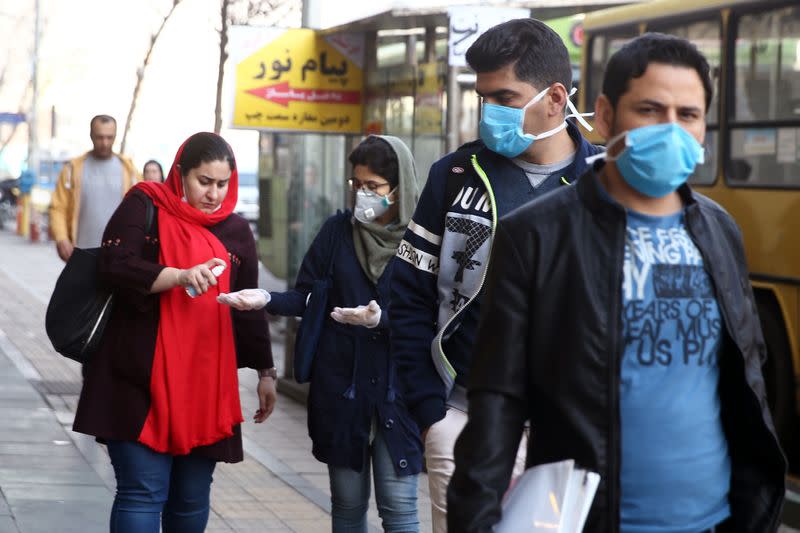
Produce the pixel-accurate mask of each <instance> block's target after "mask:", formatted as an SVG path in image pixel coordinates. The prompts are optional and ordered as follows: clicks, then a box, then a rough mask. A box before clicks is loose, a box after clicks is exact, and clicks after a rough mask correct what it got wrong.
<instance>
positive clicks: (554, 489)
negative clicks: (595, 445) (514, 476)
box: [494, 459, 600, 533]
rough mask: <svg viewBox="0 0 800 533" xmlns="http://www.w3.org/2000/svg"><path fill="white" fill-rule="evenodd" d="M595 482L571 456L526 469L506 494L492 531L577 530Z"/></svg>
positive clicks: (596, 478) (595, 477) (565, 532)
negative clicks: (498, 519)
mask: <svg viewBox="0 0 800 533" xmlns="http://www.w3.org/2000/svg"><path fill="white" fill-rule="evenodd" d="M599 483H600V476H599V475H598V474H596V473H594V472H588V471H586V470H583V469H580V468H575V462H574V461H573V460H572V459H568V460H566V461H561V462H558V463H548V464H543V465H539V466H535V467H533V468H529V469H528V470H526V471H525V473H524V474H522V476H520V478H519V480H518V481H517V483H516V485H514V487H513V488H512V489H511V490H510V491H509V493H508V494H507V495H506V498H505V500H504V501H503V518H502V520H501V521H500V523H499V524H497V525H496V526H495V529H494V530H495V533H526V532H532V533H533V532H536V533H539V532H547V533H579V532H580V531H582V530H583V526H584V524H585V522H586V517H587V516H588V514H589V508H590V507H591V506H592V500H593V499H594V494H595V492H596V491H597V485H598V484H599Z"/></svg>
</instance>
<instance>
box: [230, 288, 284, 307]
mask: <svg viewBox="0 0 800 533" xmlns="http://www.w3.org/2000/svg"><path fill="white" fill-rule="evenodd" d="M270 300H272V296H270V294H269V293H268V292H267V291H265V290H264V289H242V290H240V291H236V292H229V293H227V294H225V293H223V294H220V295H219V296H217V301H218V302H219V303H221V304H224V305H230V306H231V307H233V308H234V309H236V310H237V311H252V310H253V309H261V308H262V307H264V306H266V305H267V304H268V303H269V302H270Z"/></svg>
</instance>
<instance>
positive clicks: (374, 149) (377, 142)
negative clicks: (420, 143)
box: [347, 135, 400, 189]
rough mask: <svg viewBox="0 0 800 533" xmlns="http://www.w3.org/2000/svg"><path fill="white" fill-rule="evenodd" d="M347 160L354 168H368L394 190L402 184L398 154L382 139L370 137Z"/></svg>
mask: <svg viewBox="0 0 800 533" xmlns="http://www.w3.org/2000/svg"><path fill="white" fill-rule="evenodd" d="M347 159H348V160H349V161H350V164H352V165H353V166H354V167H355V166H356V165H364V166H366V167H367V168H368V169H369V170H370V172H372V173H373V174H377V175H378V176H380V177H382V178H383V179H385V180H386V181H388V182H389V184H390V185H391V186H392V189H394V188H395V187H397V184H398V183H400V164H399V163H398V161H397V154H396V153H395V152H394V149H393V148H392V147H391V145H390V144H389V143H388V142H386V141H384V140H383V139H381V138H380V137H377V136H375V135H370V136H369V137H367V138H366V139H364V140H363V141H361V143H359V145H358V146H356V147H355V149H354V150H353V151H352V152H350V156H349V157H348V158H347Z"/></svg>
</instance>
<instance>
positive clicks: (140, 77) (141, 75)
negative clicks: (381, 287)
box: [119, 0, 181, 153]
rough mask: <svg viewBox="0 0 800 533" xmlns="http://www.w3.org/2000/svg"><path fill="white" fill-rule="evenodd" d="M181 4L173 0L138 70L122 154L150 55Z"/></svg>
mask: <svg viewBox="0 0 800 533" xmlns="http://www.w3.org/2000/svg"><path fill="white" fill-rule="evenodd" d="M180 3H181V0H172V7H171V8H170V10H169V13H167V15H166V16H165V17H164V19H163V20H162V21H161V25H160V26H159V27H158V31H156V32H155V33H154V34H153V35H152V36H151V37H150V46H149V47H148V48H147V53H146V54H145V55H144V61H142V66H141V67H139V68H138V69H137V70H136V86H135V87H134V88H133V97H132V98H131V107H130V109H128V117H127V118H126V119H125V129H124V130H123V133H122V143H121V144H120V148H119V151H120V152H121V153H125V145H126V144H127V142H128V132H129V131H130V129H131V120H133V113H134V111H136V102H137V100H138V99H139V91H140V90H141V88H142V80H143V79H144V71H145V69H146V68H147V65H149V64H150V55H151V54H152V53H153V48H154V47H155V45H156V41H158V37H159V36H160V35H161V32H162V30H163V29H164V26H166V24H167V21H168V20H169V18H170V17H171V16H172V14H173V13H174V12H175V8H176V7H178V4H180Z"/></svg>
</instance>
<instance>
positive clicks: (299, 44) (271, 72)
mask: <svg viewBox="0 0 800 533" xmlns="http://www.w3.org/2000/svg"><path fill="white" fill-rule="evenodd" d="M233 30H234V31H232V32H231V60H232V62H233V64H234V65H235V69H236V78H235V79H236V84H235V89H234V91H235V94H234V95H233V117H232V124H233V127H235V128H256V129H261V130H269V131H305V132H327V133H360V132H361V116H362V99H363V71H362V67H363V57H364V38H363V35H361V34H347V35H344V34H337V35H328V36H323V35H321V34H319V33H317V32H315V31H314V30H309V29H288V30H286V29H272V28H252V27H245V26H238V27H234V28H233Z"/></svg>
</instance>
